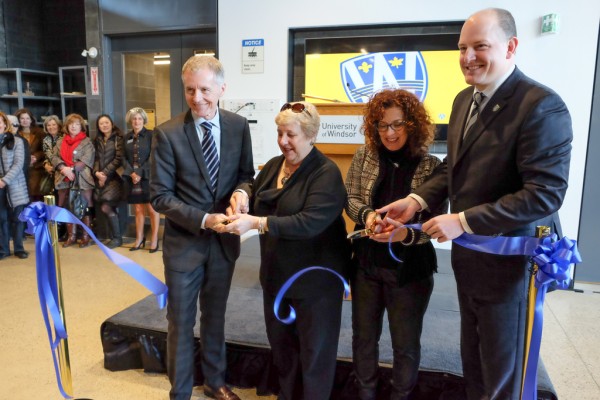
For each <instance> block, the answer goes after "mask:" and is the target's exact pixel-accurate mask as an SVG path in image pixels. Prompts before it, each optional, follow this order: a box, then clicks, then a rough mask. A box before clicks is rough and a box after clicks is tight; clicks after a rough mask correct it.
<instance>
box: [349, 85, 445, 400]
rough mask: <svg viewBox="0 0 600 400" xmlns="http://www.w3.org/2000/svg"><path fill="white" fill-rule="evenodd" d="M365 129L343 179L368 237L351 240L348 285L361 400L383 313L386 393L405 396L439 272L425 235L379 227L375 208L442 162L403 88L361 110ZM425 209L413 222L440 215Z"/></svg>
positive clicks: (428, 127)
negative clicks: (389, 361) (388, 361)
mask: <svg viewBox="0 0 600 400" xmlns="http://www.w3.org/2000/svg"><path fill="white" fill-rule="evenodd" d="M362 129H363V131H364V134H365V137H366V145H364V146H362V147H360V148H359V149H358V150H357V151H356V154H355V155H354V157H353V159H352V164H351V166H350V169H349V171H348V176H347V179H346V190H347V191H348V202H347V204H346V212H347V214H348V216H349V217H350V218H351V219H352V220H353V221H354V222H355V223H356V229H368V231H367V232H368V233H369V236H368V237H365V238H359V239H354V240H353V250H354V256H353V257H354V261H355V265H356V268H355V270H354V271H353V276H352V278H351V285H352V329H353V337H352V350H353V359H354V371H355V374H356V377H357V380H358V385H359V398H360V399H361V400H367V399H376V398H378V397H377V381H378V369H379V364H378V362H379V351H378V343H379V337H380V335H381V330H382V324H383V315H384V312H385V311H387V313H388V322H389V328H390V333H391V337H392V349H393V354H394V362H393V370H392V393H391V397H390V398H391V399H394V400H397V399H406V398H408V395H409V394H410V392H411V391H412V389H413V388H414V386H415V384H416V382H417V374H418V371H419V362H420V358H421V344H420V339H421V331H422V327H423V317H424V315H425V310H426V309H427V305H428V303H429V298H430V297H431V292H432V291H433V273H434V272H436V270H437V259H436V255H435V250H434V248H433V245H432V244H431V242H430V240H429V239H430V238H429V237H428V236H427V235H424V234H422V233H421V232H420V231H416V230H413V229H407V228H402V229H401V230H400V231H398V232H396V233H394V234H393V238H392V239H393V241H394V242H395V243H393V244H392V250H393V252H394V254H395V255H396V257H397V258H398V259H400V260H402V261H403V262H399V261H396V260H395V259H394V258H392V257H391V256H390V255H389V249H388V246H389V245H388V241H389V237H390V235H391V234H392V233H391V232H390V231H389V230H388V229H384V226H385V224H384V223H383V222H382V217H383V216H381V215H378V214H377V213H376V212H375V210H376V209H377V208H380V207H382V206H384V205H386V204H389V203H390V202H392V201H394V200H396V199H399V198H403V197H405V196H406V195H408V194H409V193H411V192H412V191H413V190H415V189H416V188H417V187H418V186H419V185H420V184H421V183H423V182H424V181H425V179H426V178H427V177H428V176H429V175H430V174H431V173H432V172H433V170H434V168H435V167H436V166H437V165H438V164H440V160H439V159H437V158H436V157H434V156H432V155H430V154H428V152H427V151H428V147H429V145H430V144H431V143H432V142H433V137H434V125H433V123H432V121H431V119H430V117H429V115H428V114H427V111H426V110H425V107H424V106H423V104H422V103H421V102H420V101H419V99H418V98H417V97H416V96H415V95H413V94H412V93H410V92H407V91H405V90H399V89H395V90H384V91H382V92H379V93H377V94H375V95H374V96H373V97H372V98H371V99H370V101H369V103H368V104H367V106H366V108H365V115H364V121H363V126H362ZM444 212H445V209H444V208H443V207H442V208H440V209H438V210H426V211H423V212H421V213H418V214H417V215H416V216H415V218H414V220H413V221H411V223H417V222H421V221H426V220H428V219H429V218H431V216H433V215H437V214H440V213H444Z"/></svg>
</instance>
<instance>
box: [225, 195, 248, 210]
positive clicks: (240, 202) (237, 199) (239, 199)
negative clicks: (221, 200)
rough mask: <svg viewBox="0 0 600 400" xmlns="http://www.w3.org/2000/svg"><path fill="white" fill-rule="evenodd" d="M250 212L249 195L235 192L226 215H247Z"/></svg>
mask: <svg viewBox="0 0 600 400" xmlns="http://www.w3.org/2000/svg"><path fill="white" fill-rule="evenodd" d="M248 211H250V204H249V199H248V195H247V194H246V193H244V192H239V191H237V192H233V194H232V195H231V198H230V199H229V207H227V211H225V213H226V214H227V215H234V214H245V213H247V212H248Z"/></svg>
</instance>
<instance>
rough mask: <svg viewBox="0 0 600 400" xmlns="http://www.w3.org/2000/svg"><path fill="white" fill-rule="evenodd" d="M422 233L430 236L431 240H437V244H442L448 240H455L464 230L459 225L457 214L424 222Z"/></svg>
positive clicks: (441, 216) (440, 216) (445, 215)
mask: <svg viewBox="0 0 600 400" xmlns="http://www.w3.org/2000/svg"><path fill="white" fill-rule="evenodd" d="M423 232H425V233H427V234H428V235H429V236H431V238H432V239H437V241H438V242H439V243H444V242H447V241H448V240H452V239H456V238H457V237H459V236H460V235H462V234H463V233H464V232H465V230H464V229H463V227H462V224H461V223H460V218H459V217H458V214H444V215H438V216H437V217H435V218H432V219H430V220H429V221H427V222H425V223H424V224H423Z"/></svg>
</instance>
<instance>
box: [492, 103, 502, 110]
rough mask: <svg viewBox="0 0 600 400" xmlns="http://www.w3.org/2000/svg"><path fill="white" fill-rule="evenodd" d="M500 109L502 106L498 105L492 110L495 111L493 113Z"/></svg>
mask: <svg viewBox="0 0 600 400" xmlns="http://www.w3.org/2000/svg"><path fill="white" fill-rule="evenodd" d="M499 109H500V104H496V105H495V106H494V108H492V111H493V112H496V111H498V110H499Z"/></svg>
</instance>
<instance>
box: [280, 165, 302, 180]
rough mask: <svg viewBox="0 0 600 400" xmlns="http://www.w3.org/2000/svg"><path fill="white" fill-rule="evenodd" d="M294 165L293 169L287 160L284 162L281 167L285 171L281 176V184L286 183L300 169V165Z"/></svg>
mask: <svg viewBox="0 0 600 400" xmlns="http://www.w3.org/2000/svg"><path fill="white" fill-rule="evenodd" d="M292 167H293V171H292V170H291V169H290V168H289V167H288V166H287V162H285V161H284V162H283V166H282V169H281V172H282V173H283V176H282V177H281V185H285V183H286V182H287V181H289V180H290V177H291V176H292V175H293V174H294V172H296V170H297V169H298V165H292Z"/></svg>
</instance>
